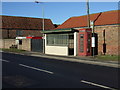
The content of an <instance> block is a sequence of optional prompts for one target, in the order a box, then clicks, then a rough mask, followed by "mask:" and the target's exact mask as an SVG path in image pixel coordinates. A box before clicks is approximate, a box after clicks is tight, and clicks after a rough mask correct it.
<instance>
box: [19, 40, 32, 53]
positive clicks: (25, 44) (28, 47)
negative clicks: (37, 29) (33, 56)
mask: <svg viewBox="0 0 120 90" xmlns="http://www.w3.org/2000/svg"><path fill="white" fill-rule="evenodd" d="M18 49H22V50H27V51H31V39H22V45H18Z"/></svg>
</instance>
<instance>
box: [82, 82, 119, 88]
mask: <svg viewBox="0 0 120 90" xmlns="http://www.w3.org/2000/svg"><path fill="white" fill-rule="evenodd" d="M81 82H83V83H87V84H90V85H94V86H98V87H101V88H106V89H111V90H117V89H114V88H111V87H107V86H103V85H99V84H96V83H93V82H88V81H84V80H81Z"/></svg>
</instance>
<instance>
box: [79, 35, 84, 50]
mask: <svg viewBox="0 0 120 90" xmlns="http://www.w3.org/2000/svg"><path fill="white" fill-rule="evenodd" d="M80 52H84V34H80Z"/></svg>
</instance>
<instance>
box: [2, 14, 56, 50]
mask: <svg viewBox="0 0 120 90" xmlns="http://www.w3.org/2000/svg"><path fill="white" fill-rule="evenodd" d="M1 17H2V27H1V32H2V39H0V42H1V43H2V45H1V46H0V48H18V49H23V50H28V51H39V52H42V50H43V39H42V37H43V34H42V33H41V31H42V30H43V19H42V18H30V17H17V16H4V15H2V16H1ZM54 28H55V26H54V24H53V23H52V21H51V20H50V19H44V30H52V29H54Z"/></svg>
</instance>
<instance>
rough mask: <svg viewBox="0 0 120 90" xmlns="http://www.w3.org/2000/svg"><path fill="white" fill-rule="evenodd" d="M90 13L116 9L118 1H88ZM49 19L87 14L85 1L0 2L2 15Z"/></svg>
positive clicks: (58, 20) (59, 19) (56, 21)
mask: <svg viewBox="0 0 120 90" xmlns="http://www.w3.org/2000/svg"><path fill="white" fill-rule="evenodd" d="M89 7H90V14H92V13H99V12H105V11H111V10H118V2H89ZM42 8H44V18H48V19H51V20H52V22H53V23H54V24H62V23H63V22H65V21H66V20H67V19H69V18H70V17H74V16H82V15H87V10H86V9H87V8H86V2H44V3H35V2H2V15H7V16H22V17H34V18H42V17H43V16H42Z"/></svg>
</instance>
